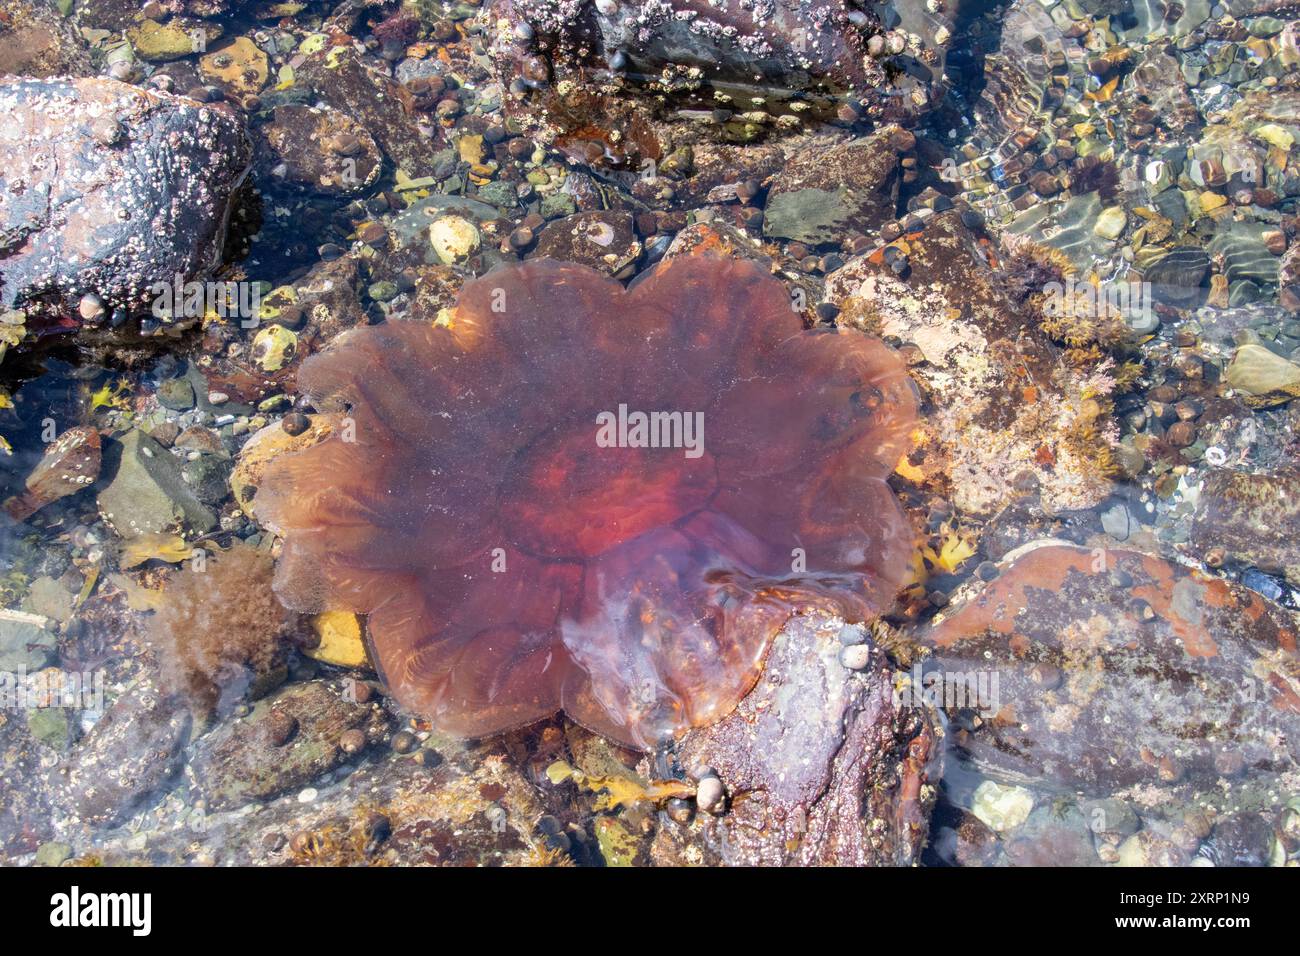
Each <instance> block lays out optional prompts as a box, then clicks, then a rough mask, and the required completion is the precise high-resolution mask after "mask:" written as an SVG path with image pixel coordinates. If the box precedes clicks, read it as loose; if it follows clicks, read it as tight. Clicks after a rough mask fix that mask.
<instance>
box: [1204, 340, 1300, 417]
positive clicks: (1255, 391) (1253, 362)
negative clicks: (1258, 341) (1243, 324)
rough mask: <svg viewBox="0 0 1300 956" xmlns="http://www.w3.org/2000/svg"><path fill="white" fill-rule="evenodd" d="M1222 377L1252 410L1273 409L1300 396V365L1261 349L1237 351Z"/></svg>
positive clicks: (1245, 347) (1247, 347) (1250, 346)
mask: <svg viewBox="0 0 1300 956" xmlns="http://www.w3.org/2000/svg"><path fill="white" fill-rule="evenodd" d="M1223 377H1224V380H1225V381H1227V383H1228V384H1229V385H1231V386H1232V387H1233V388H1235V389H1236V390H1237V391H1239V392H1241V393H1242V398H1243V400H1244V401H1245V402H1246V404H1247V405H1249V406H1251V407H1252V408H1271V407H1272V406H1274V405H1282V404H1285V403H1286V402H1289V401H1291V399H1293V398H1295V397H1296V396H1300V365H1297V364H1296V363H1295V362H1289V361H1287V360H1286V359H1284V358H1283V357H1282V356H1280V355H1278V354H1277V353H1275V352H1271V351H1269V350H1268V349H1266V348H1264V346H1262V345H1252V344H1247V345H1243V346H1241V348H1239V349H1237V352H1236V354H1235V355H1233V356H1232V362H1231V363H1229V365H1228V367H1227V368H1226V369H1225V370H1224V372H1223Z"/></svg>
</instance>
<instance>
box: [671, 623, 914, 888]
mask: <svg viewBox="0 0 1300 956" xmlns="http://www.w3.org/2000/svg"><path fill="white" fill-rule="evenodd" d="M846 630H849V631H851V632H854V636H853V637H850V638H849V639H851V640H860V641H863V642H866V641H867V637H866V630H865V629H864V628H851V627H849V626H848V625H845V624H844V622H843V621H840V620H838V619H836V618H828V617H824V616H807V617H797V618H794V619H792V620H791V622H790V623H789V624H788V625H787V626H786V627H785V628H784V629H783V630H782V631H781V633H780V635H779V636H778V637H777V639H776V641H775V643H774V644H773V645H772V649H771V651H770V652H769V653H768V656H767V662H766V664H765V667H764V670H763V676H762V677H761V678H760V679H759V682H758V684H757V685H755V687H754V689H753V690H752V691H750V693H749V695H748V696H747V697H745V699H744V700H742V701H741V703H740V705H739V706H738V707H737V708H736V710H735V712H734V713H732V714H731V715H730V716H729V717H727V718H725V719H724V720H722V721H721V722H720V723H718V724H715V725H713V726H711V727H707V728H704V729H701V730H696V731H692V732H690V733H688V734H687V735H686V737H685V738H684V739H683V740H682V741H681V745H680V748H679V749H678V753H677V759H678V760H679V761H680V763H681V765H682V766H683V767H685V768H688V769H690V768H699V767H709V768H712V770H713V771H714V772H715V773H716V777H717V779H718V780H719V781H720V782H721V784H722V785H723V786H724V787H725V791H726V795H727V796H726V799H727V807H726V811H725V813H720V815H716V816H714V815H710V814H707V813H705V814H697V815H696V818H695V822H694V823H693V824H691V825H690V826H689V827H683V826H679V825H674V824H671V823H666V824H665V825H664V827H665V828H664V830H663V831H662V832H661V833H660V835H659V838H658V840H657V842H656V847H655V851H654V852H655V855H656V857H657V858H658V860H659V862H679V861H681V860H683V859H685V858H686V857H685V856H683V854H685V853H686V850H687V848H693V849H694V850H696V851H698V852H702V853H704V854H705V857H706V859H711V860H712V861H714V862H720V863H725V864H730V865H742V866H752V865H758V864H765V865H809V864H821V865H839V866H867V865H874V866H894V865H907V864H911V863H914V862H916V861H917V859H918V857H919V855H920V850H921V846H922V843H923V842H924V839H925V835H926V832H927V830H928V820H929V815H930V810H931V809H932V807H933V804H934V799H935V795H936V793H937V791H936V788H935V787H934V781H936V780H937V779H938V769H939V768H938V764H937V759H936V757H937V754H938V749H939V744H938V734H939V732H938V731H937V730H936V729H935V727H934V725H933V724H932V723H931V721H930V717H929V716H928V713H927V712H926V710H925V709H924V708H922V707H919V706H908V705H905V704H903V703H902V702H901V701H899V700H898V699H896V698H895V695H894V686H893V673H892V671H891V670H890V668H889V667H888V666H887V664H886V662H885V658H884V655H883V653H882V652H881V651H879V650H878V649H877V648H875V647H874V645H872V644H870V643H861V644H856V645H846V644H845V643H844V640H845V638H844V636H843V634H844V632H845V631H846ZM848 647H861V648H863V649H864V650H866V651H867V654H866V655H864V657H865V659H866V663H865V665H864V666H863V667H861V668H857V667H853V666H847V665H846V662H845V660H844V659H843V658H844V652H845V650H846V649H847V648H848ZM849 663H850V664H854V665H856V664H858V663H860V662H859V661H852V660H851V661H849ZM696 772H698V771H696ZM701 790H703V786H702V785H701ZM697 799H698V798H697ZM721 810H722V808H721V807H718V808H717V809H716V810H715V811H713V812H714V813H719V812H720V811H721Z"/></svg>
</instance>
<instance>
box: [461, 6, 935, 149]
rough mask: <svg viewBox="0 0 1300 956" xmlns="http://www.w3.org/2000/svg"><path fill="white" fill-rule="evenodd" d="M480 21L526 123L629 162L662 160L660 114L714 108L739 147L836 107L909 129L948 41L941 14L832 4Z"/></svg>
mask: <svg viewBox="0 0 1300 956" xmlns="http://www.w3.org/2000/svg"><path fill="white" fill-rule="evenodd" d="M485 19H486V24H485V25H486V33H487V38H488V43H489V55H490V57H491V59H492V63H493V67H494V69H495V72H496V74H497V77H498V78H499V80H500V82H501V83H502V85H503V86H508V87H509V89H510V94H509V97H508V99H507V106H508V107H509V108H510V109H511V110H512V111H513V112H514V113H515V114H516V116H517V117H518V118H519V119H520V121H521V122H522V123H523V124H524V125H525V126H526V127H527V128H529V129H530V130H531V131H533V132H534V133H536V134H537V135H539V136H540V138H542V139H544V140H547V141H553V142H555V144H556V145H557V146H559V147H560V148H561V149H564V150H566V151H570V152H571V153H575V154H578V155H581V156H592V155H594V156H595V157H596V158H597V159H598V161H600V162H608V163H610V164H611V165H621V164H625V163H629V162H631V163H634V164H635V165H637V166H640V164H641V162H643V161H644V160H645V159H649V160H658V159H659V157H660V148H661V144H660V143H658V142H657V141H656V134H655V132H654V131H652V129H651V125H652V121H653V119H654V118H655V117H656V116H657V115H662V114H663V113H665V112H666V110H665V107H667V108H669V109H677V110H695V111H703V110H709V111H713V110H718V109H721V113H720V114H717V115H715V122H716V124H717V126H716V131H717V133H718V134H719V136H720V137H722V138H731V139H735V140H740V141H750V140H752V139H754V138H756V137H759V136H762V135H764V134H765V133H766V132H768V131H769V130H771V129H777V130H782V129H797V128H799V127H801V126H802V125H803V124H804V123H805V122H806V121H809V120H812V121H824V120H826V119H840V120H841V121H842V120H843V118H844V115H845V114H843V113H841V112H837V110H838V109H844V110H847V111H848V112H847V115H848V117H850V118H851V119H852V118H856V117H858V116H859V115H863V116H866V117H867V118H870V119H872V120H874V121H892V120H899V121H911V120H914V119H915V118H916V117H918V116H920V115H921V114H923V113H924V112H926V111H927V110H928V109H930V108H931V107H932V106H933V105H934V103H935V102H937V100H938V98H939V95H940V94H941V92H942V89H943V80H942V77H943V73H944V62H945V56H946V53H947V48H948V44H949V42H950V41H951V38H952V35H953V30H952V27H953V21H952V19H951V18H950V16H949V14H947V13H945V12H944V11H943V9H942V8H935V7H928V8H927V7H923V6H922V5H921V4H914V3H899V4H890V5H888V6H887V7H886V8H885V9H882V10H880V11H876V10H875V9H874V8H870V7H856V6H849V5H846V4H841V3H839V2H834V0H778V2H775V3H769V4H766V5H758V6H754V5H751V4H747V3H742V2H739V0H725V2H702V0H672V2H668V3H661V2H652V0H618V2H614V0H611V2H608V3H606V2H604V0H601V2H600V3H593V4H587V3H577V4H575V3H562V2H558V0H495V2H494V3H492V4H491V5H490V6H489V7H488V9H487V11H486V13H485ZM638 94H645V95H638ZM850 121H851V120H850Z"/></svg>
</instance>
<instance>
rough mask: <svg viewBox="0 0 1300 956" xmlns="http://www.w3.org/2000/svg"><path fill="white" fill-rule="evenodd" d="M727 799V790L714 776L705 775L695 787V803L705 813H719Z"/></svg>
mask: <svg viewBox="0 0 1300 956" xmlns="http://www.w3.org/2000/svg"><path fill="white" fill-rule="evenodd" d="M726 800H727V790H726V788H725V787H724V786H723V785H722V781H721V780H719V779H718V778H717V777H716V776H712V775H710V776H706V777H705V778H704V779H702V780H701V781H700V782H699V784H698V785H697V786H696V789H695V805H696V806H697V807H699V808H700V809H701V810H703V811H704V812H705V813H712V814H719V813H721V812H722V811H723V809H724V807H725V805H726Z"/></svg>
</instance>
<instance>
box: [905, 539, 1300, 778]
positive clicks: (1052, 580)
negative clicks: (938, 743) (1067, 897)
mask: <svg viewBox="0 0 1300 956" xmlns="http://www.w3.org/2000/svg"><path fill="white" fill-rule="evenodd" d="M920 639H921V640H922V642H923V643H925V644H927V645H929V646H930V647H932V648H933V650H934V662H935V665H936V666H937V667H938V668H939V669H941V670H942V671H943V672H944V673H945V674H946V675H948V676H947V677H946V678H945V680H944V682H943V685H942V686H943V688H944V691H945V704H944V710H945V712H946V713H947V715H948V718H949V719H950V720H951V721H953V722H954V723H956V724H957V725H958V726H960V727H961V728H962V729H961V730H960V731H959V732H958V733H957V734H955V735H954V737H953V743H954V745H955V747H956V751H957V753H958V754H959V755H961V756H962V757H963V758H965V759H968V760H970V761H971V762H973V763H974V764H975V765H976V766H977V767H978V768H979V769H980V770H982V771H983V772H985V773H986V774H988V775H989V776H992V777H994V778H997V779H1005V780H1011V781H1014V782H1033V783H1035V784H1037V785H1040V786H1043V787H1046V788H1049V789H1063V790H1074V791H1078V792H1081V793H1085V794H1091V795H1101V794H1105V793H1108V792H1113V791H1115V790H1117V789H1119V788H1123V787H1128V786H1132V785H1134V784H1149V785H1161V784H1166V785H1168V784H1174V783H1180V782H1187V783H1190V784H1192V785H1193V786H1200V787H1208V786H1212V785H1213V784H1214V782H1215V781H1216V780H1218V779H1220V778H1221V777H1223V776H1233V775H1234V774H1237V773H1240V772H1242V771H1248V772H1250V771H1256V770H1258V771H1280V770H1288V769H1294V768H1295V767H1296V766H1297V761H1298V758H1300V752H1298V751H1297V744H1296V742H1297V741H1298V740H1300V659H1298V658H1297V655H1296V630H1295V622H1294V620H1293V619H1291V617H1290V616H1289V615H1288V614H1287V613H1286V612H1285V611H1283V610H1281V609H1279V608H1277V607H1275V606H1272V605H1270V604H1268V603H1267V602H1266V601H1264V600H1263V599H1261V598H1260V597H1259V596H1258V595H1256V594H1253V593H1252V592H1250V591H1248V590H1246V589H1244V588H1241V587H1239V586H1237V585H1233V584H1228V583H1225V582H1224V581H1221V580H1218V579H1214V578H1209V577H1206V576H1205V575H1202V574H1199V573H1197V572H1194V571H1190V570H1188V569H1186V568H1184V567H1181V566H1179V565H1174V564H1170V563H1168V562H1166V561H1163V560H1161V559H1159V558H1156V557H1152V556H1150V555H1145V554H1139V553H1138V552H1135V551H1121V550H1106V549H1100V548H1098V549H1093V550H1088V549H1085V548H1078V547H1073V546H1066V545H1061V544H1059V543H1056V542H1052V541H1044V542H1040V543H1037V544H1035V545H1029V546H1027V547H1026V548H1023V549H1020V551H1019V552H1017V553H1013V554H1012V555H1011V556H1009V557H1008V560H1007V563H1006V564H1005V565H1004V568H1003V571H1002V575H1001V576H1000V577H998V578H997V579H996V580H994V581H993V582H991V583H989V584H988V585H986V586H984V587H982V588H981V589H979V590H978V591H976V592H974V593H973V594H971V595H970V596H969V597H968V598H967V599H966V600H963V601H960V602H958V603H957V604H955V605H954V607H953V609H952V610H951V611H950V612H949V613H947V614H946V615H944V616H942V617H941V618H938V619H936V621H935V623H933V624H932V625H931V626H930V627H929V628H928V629H927V630H926V631H924V632H923V633H922V634H921V635H920ZM981 675H983V676H984V678H985V680H984V683H983V685H980V686H982V687H983V688H990V687H991V688H993V689H994V690H993V694H992V697H993V699H992V700H991V701H978V702H977V703H976V704H972V703H971V702H970V699H969V688H970V687H971V682H970V679H971V678H972V676H975V677H979V676H981ZM995 679H996V680H995Z"/></svg>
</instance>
